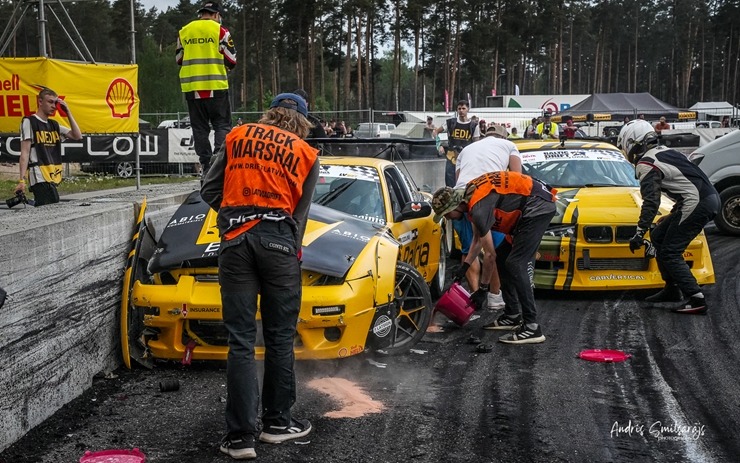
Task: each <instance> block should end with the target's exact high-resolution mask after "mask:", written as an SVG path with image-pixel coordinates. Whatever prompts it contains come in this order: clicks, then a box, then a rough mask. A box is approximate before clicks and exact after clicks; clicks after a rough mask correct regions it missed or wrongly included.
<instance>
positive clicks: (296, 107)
mask: <svg viewBox="0 0 740 463" xmlns="http://www.w3.org/2000/svg"><path fill="white" fill-rule="evenodd" d="M288 100H293V101H288ZM277 107H281V108H288V109H292V110H293V111H298V112H299V113H301V114H303V117H308V108H307V107H306V100H304V99H303V98H302V97H301V96H300V95H296V94H295V93H281V94H280V95H278V96H276V97H275V98H274V99H273V100H272V103H270V109H272V108H277Z"/></svg>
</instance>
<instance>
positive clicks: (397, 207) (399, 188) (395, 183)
mask: <svg viewBox="0 0 740 463" xmlns="http://www.w3.org/2000/svg"><path fill="white" fill-rule="evenodd" d="M384 176H385V181H386V183H387V184H388V193H389V194H390V197H391V207H392V208H393V215H394V216H395V215H397V214H399V213H400V212H401V210H402V209H403V206H404V205H405V204H406V203H408V202H409V201H411V195H410V194H409V191H408V189H406V188H405V182H404V181H403V179H402V178H401V174H400V172H398V171H397V170H396V169H392V168H391V169H386V170H385V172H384Z"/></svg>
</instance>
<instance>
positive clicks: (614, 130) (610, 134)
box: [606, 127, 619, 137]
mask: <svg viewBox="0 0 740 463" xmlns="http://www.w3.org/2000/svg"><path fill="white" fill-rule="evenodd" d="M606 136H607V137H617V136H619V129H618V128H616V127H611V128H609V129H607V131H606Z"/></svg>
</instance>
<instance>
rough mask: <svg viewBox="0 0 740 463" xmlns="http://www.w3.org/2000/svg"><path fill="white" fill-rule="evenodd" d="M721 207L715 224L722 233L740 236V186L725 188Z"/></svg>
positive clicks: (721, 198) (721, 197)
mask: <svg viewBox="0 0 740 463" xmlns="http://www.w3.org/2000/svg"><path fill="white" fill-rule="evenodd" d="M719 199H720V207H719V213H718V214H717V217H715V218H714V224H715V225H717V228H718V229H719V231H721V232H722V233H725V234H727V235H735V236H740V186H737V185H736V186H731V187H729V188H725V189H724V190H722V192H720V194H719Z"/></svg>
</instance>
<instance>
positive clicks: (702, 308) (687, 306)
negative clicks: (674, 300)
mask: <svg viewBox="0 0 740 463" xmlns="http://www.w3.org/2000/svg"><path fill="white" fill-rule="evenodd" d="M707 310H709V309H708V308H707V302H706V298H704V297H693V296H692V297H690V298H689V300H688V301H687V302H685V303H683V304H681V305H679V306H676V307H674V308H673V309H672V310H671V312H675V313H685V314H690V315H706V313H707Z"/></svg>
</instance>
